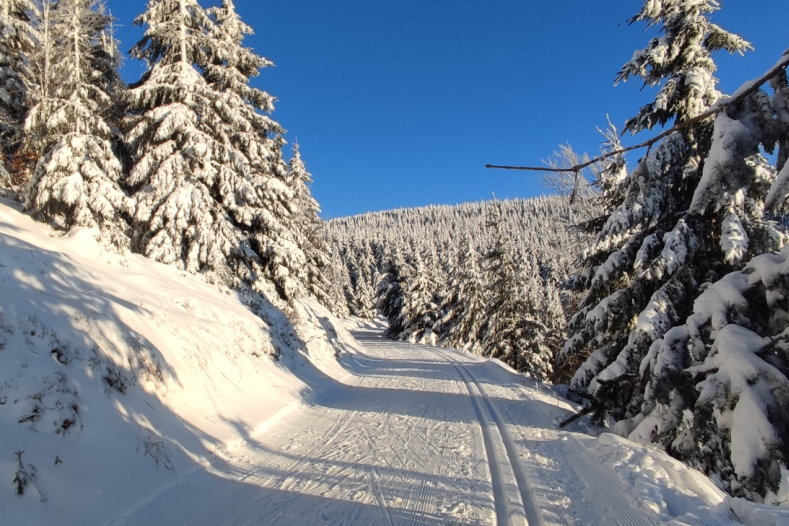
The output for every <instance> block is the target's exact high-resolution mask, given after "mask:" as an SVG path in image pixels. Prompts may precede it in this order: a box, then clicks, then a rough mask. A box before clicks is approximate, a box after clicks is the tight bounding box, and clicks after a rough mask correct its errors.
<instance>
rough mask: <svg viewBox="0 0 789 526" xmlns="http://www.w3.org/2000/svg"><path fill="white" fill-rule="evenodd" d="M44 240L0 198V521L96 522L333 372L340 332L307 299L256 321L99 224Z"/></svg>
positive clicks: (256, 426)
mask: <svg viewBox="0 0 789 526" xmlns="http://www.w3.org/2000/svg"><path fill="white" fill-rule="evenodd" d="M53 236H55V234H54V233H52V232H51V230H50V229H49V227H47V226H46V225H42V224H39V223H36V222H34V221H32V220H31V219H30V218H29V217H27V216H25V215H24V214H21V213H20V212H19V211H18V210H17V209H16V208H15V206H14V205H13V204H12V203H11V202H9V201H6V200H0V363H2V367H0V516H2V517H3V521H2V522H3V523H6V521H7V523H8V524H55V523H58V524H62V525H68V524H75V525H76V524H80V525H82V524H97V523H101V522H103V521H104V522H106V521H108V520H110V519H111V518H112V517H113V516H115V515H117V514H118V513H119V512H121V513H122V512H123V510H125V509H127V508H129V507H130V505H131V503H136V502H140V501H143V500H144V499H145V498H146V497H148V496H150V495H152V494H154V493H156V492H158V491H160V490H162V489H163V488H165V487H166V486H168V485H170V484H173V483H175V482H176V481H178V480H179V478H180V477H182V476H184V475H186V474H187V473H188V472H190V471H191V470H193V469H196V466H199V465H202V466H206V467H207V466H209V465H210V464H212V463H214V462H217V461H219V460H220V459H221V457H222V455H223V453H224V452H227V450H228V449H232V448H234V447H235V446H237V445H238V444H240V443H243V442H245V441H249V440H251V439H252V438H253V437H254V436H255V435H256V434H260V433H262V432H265V430H266V429H267V425H268V426H270V425H271V422H272V417H274V416H275V415H277V414H279V415H282V414H283V413H284V412H286V411H288V410H290V409H292V408H294V407H295V406H296V405H298V403H300V401H302V400H303V399H304V398H305V397H307V396H310V394H311V393H314V392H315V391H317V390H320V388H321V385H323V384H325V383H326V381H327V379H328V378H330V377H333V378H338V377H340V376H341V375H343V374H345V372H344V370H343V369H342V368H341V367H340V366H339V364H338V363H337V360H336V359H335V357H336V356H337V355H339V354H340V353H343V352H354V347H353V345H354V342H353V338H352V337H351V336H350V334H349V333H348V332H347V331H346V330H345V329H344V328H342V327H340V326H339V324H337V323H336V320H335V319H334V318H333V317H332V316H331V315H330V314H329V312H328V311H327V310H326V309H324V308H323V307H321V306H320V305H318V304H317V303H316V302H314V301H311V300H307V301H304V302H303V303H302V304H300V305H299V307H298V310H299V315H300V322H299V324H298V325H297V326H294V325H293V324H292V323H291V322H290V321H289V320H288V319H287V318H286V317H285V316H283V315H282V314H281V313H280V312H279V311H277V310H276V309H274V308H273V307H272V308H268V309H267V310H266V317H267V319H266V320H265V321H264V320H263V319H261V318H259V317H257V316H255V315H253V314H252V313H251V312H250V311H249V310H247V309H246V308H245V307H244V306H243V305H242V304H241V303H240V302H239V300H238V298H237V297H236V295H235V293H234V292H233V291H231V290H229V289H226V288H225V287H223V286H221V285H211V284H208V283H206V282H205V281H203V280H202V279H201V278H200V277H199V276H193V275H189V274H186V273H183V272H181V271H179V270H177V269H176V268H174V267H170V266H165V265H161V264H158V263H155V262H152V261H150V260H148V259H145V258H143V257H141V256H138V255H132V254H126V255H119V254H115V253H112V252H107V251H105V250H103V249H102V245H101V244H100V243H99V242H97V241H96V239H97V236H98V231H97V230H86V229H82V230H80V229H77V230H74V231H73V232H72V233H71V234H70V235H68V236H66V237H62V238H57V237H53ZM267 422H268V424H267ZM12 480H15V481H16V482H15V483H14V484H12V482H11V481H12ZM20 487H21V489H22V490H23V494H22V495H16V494H15V493H16V492H17V490H18V489H20Z"/></svg>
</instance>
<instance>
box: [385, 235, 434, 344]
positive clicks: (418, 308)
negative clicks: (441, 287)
mask: <svg viewBox="0 0 789 526" xmlns="http://www.w3.org/2000/svg"><path fill="white" fill-rule="evenodd" d="M435 263H436V258H435V257H434V256H433V249H432V247H429V246H425V247H424V248H423V249H422V250H421V251H420V250H419V248H418V247H414V249H413V251H412V253H411V256H410V257H409V258H408V264H409V266H410V268H411V270H412V271H411V272H410V273H409V274H408V275H407V278H406V279H405V280H404V282H403V286H402V303H401V304H400V308H399V312H398V313H397V319H396V320H394V321H392V320H391V318H390V323H391V325H392V326H395V327H399V328H401V331H400V333H399V334H394V333H393V332H392V329H391V328H390V331H389V332H390V335H391V336H393V337H396V338H399V339H402V340H409V341H412V342H419V343H429V344H435V343H436V341H435V336H434V334H433V326H434V325H435V322H436V321H437V318H438V304H439V303H441V301H440V300H439V299H438V298H437V279H436V273H435V268H434V265H435Z"/></svg>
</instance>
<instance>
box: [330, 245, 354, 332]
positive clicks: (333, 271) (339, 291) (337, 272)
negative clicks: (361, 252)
mask: <svg viewBox="0 0 789 526" xmlns="http://www.w3.org/2000/svg"><path fill="white" fill-rule="evenodd" d="M347 276H348V269H347V267H346V266H345V264H344V263H343V261H342V257H341V256H340V249H339V248H338V247H337V245H336V244H332V246H331V252H330V253H329V267H328V271H327V278H328V280H329V290H328V292H327V294H328V297H329V307H328V308H329V310H330V311H331V312H332V314H334V315H335V316H337V317H338V318H347V317H348V316H350V314H351V313H350V310H349V309H348V301H347V300H346V298H345V290H344V288H343V283H344V281H345V280H346V279H347Z"/></svg>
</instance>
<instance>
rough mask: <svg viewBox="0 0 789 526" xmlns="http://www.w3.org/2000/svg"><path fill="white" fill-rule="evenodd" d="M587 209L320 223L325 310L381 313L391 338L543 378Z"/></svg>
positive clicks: (533, 208)
mask: <svg viewBox="0 0 789 526" xmlns="http://www.w3.org/2000/svg"><path fill="white" fill-rule="evenodd" d="M589 207H591V210H594V206H593V205H591V204H590V205H589ZM588 213H589V210H588V209H587V208H585V207H581V206H579V204H578V203H577V202H576V203H575V204H571V203H570V199H569V198H567V197H563V196H549V197H540V198H535V199H517V200H512V201H496V200H494V201H486V202H478V203H465V204H461V205H457V206H429V207H424V208H411V209H399V210H391V211H387V212H376V213H367V214H362V215H358V216H353V217H347V218H338V219H333V220H331V221H327V222H326V223H325V227H324V230H325V235H326V238H327V243H328V244H329V245H330V246H331V248H332V251H333V252H332V266H331V275H332V276H333V282H334V283H335V288H334V289H333V296H332V302H331V305H333V306H334V308H335V310H336V312H337V314H347V313H348V312H350V313H351V314H354V315H356V316H360V317H362V318H367V319H371V318H372V317H374V316H375V314H376V312H380V313H382V314H383V315H384V316H386V317H387V318H388V320H389V324H390V326H389V335H390V336H391V337H393V338H399V339H405V340H410V341H415V342H421V343H430V344H439V343H440V344H443V345H451V346H455V347H463V348H468V349H469V350H471V351H473V352H475V353H477V354H480V355H484V356H492V357H496V358H500V359H502V360H503V361H505V362H507V363H509V364H511V365H512V366H514V367H516V368H517V369H519V370H522V371H524V372H526V373H528V374H530V375H533V376H535V377H536V378H540V379H543V378H547V377H549V376H550V375H551V371H552V366H551V361H552V359H551V356H552V351H551V348H555V346H556V345H557V344H558V343H559V342H560V341H561V340H562V337H563V332H562V331H563V327H564V323H565V321H564V314H563V308H562V304H564V307H565V308H566V309H568V310H571V309H572V306H573V295H572V294H571V293H569V292H568V291H565V292H564V293H562V292H560V287H561V285H562V284H563V283H564V282H565V281H566V280H567V279H568V278H569V277H570V276H571V275H573V274H574V273H575V272H577V270H578V267H577V264H578V257H579V255H580V249H581V248H582V247H583V245H584V244H585V243H586V242H588V241H589V240H590V238H589V236H588V235H586V234H584V233H583V232H582V231H581V229H579V228H577V227H576V226H575V225H576V224H577V223H579V222H580V221H582V219H583V218H584V217H585V216H586V214H588ZM345 309H347V311H346V310H345Z"/></svg>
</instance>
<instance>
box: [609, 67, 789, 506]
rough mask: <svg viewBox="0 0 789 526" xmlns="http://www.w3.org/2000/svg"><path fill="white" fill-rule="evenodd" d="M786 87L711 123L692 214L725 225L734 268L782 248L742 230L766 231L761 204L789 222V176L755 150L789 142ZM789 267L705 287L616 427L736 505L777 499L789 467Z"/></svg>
mask: <svg viewBox="0 0 789 526" xmlns="http://www.w3.org/2000/svg"><path fill="white" fill-rule="evenodd" d="M785 61H786V63H789V57H787V58H786V59H785ZM786 81H787V77H786V72H785V71H781V73H780V75H779V76H778V77H776V80H775V81H774V82H773V86H774V88H775V91H776V93H775V96H774V97H773V98H772V102H771V100H770V98H769V97H768V96H767V94H766V93H765V92H763V91H761V90H757V91H755V92H753V93H752V94H751V95H749V96H747V97H745V98H743V99H742V100H741V102H737V103H733V104H729V105H727V106H726V107H725V109H724V110H723V111H722V112H721V113H720V114H719V115H718V116H717V117H716V119H715V124H714V132H713V144H712V147H711V149H710V153H709V156H708V157H707V159H706V160H705V164H704V170H703V175H702V178H701V181H700V182H699V185H698V186H697V187H696V190H695V192H694V196H693V201H692V203H691V207H690V213H695V214H698V215H700V216H701V217H711V218H713V220H718V221H719V224H720V227H719V228H720V237H719V245H720V251H721V253H722V256H723V259H724V262H725V263H728V264H730V265H732V266H737V264H738V263H739V262H740V261H741V260H743V259H746V258H748V257H749V256H751V257H752V256H753V255H755V254H759V253H764V252H770V251H771V250H772V249H774V248H775V247H777V246H778V245H779V244H780V243H781V235H779V234H778V233H777V232H771V231H769V230H766V229H765V230H757V231H756V232H757V233H760V234H762V237H749V233H752V232H754V229H752V228H749V226H750V225H749V224H748V223H747V222H746V223H745V225H743V223H742V222H741V219H740V218H742V217H745V218H746V219H748V220H751V221H755V220H757V218H758V219H762V217H763V214H764V208H763V206H762V203H766V204H767V206H772V207H774V208H775V209H777V210H775V211H776V212H777V213H779V214H781V215H784V214H785V209H784V207H783V204H782V202H783V200H784V199H785V196H786V193H787V192H786V188H783V189H782V188H781V186H782V178H781V175H783V176H787V175H789V170H787V168H786V164H785V162H784V164H783V165H781V164H779V165H778V166H777V167H776V168H777V169H778V170H779V171H780V175H779V176H778V178H777V179H776V177H775V171H776V169H775V168H772V167H771V166H769V165H768V164H767V163H766V161H765V160H764V159H763V158H761V157H760V156H759V155H758V152H759V147H760V146H761V147H762V148H764V149H765V150H767V151H774V148H775V146H776V144H783V145H785V144H786V139H787V138H789V119H782V118H781V115H780V110H779V108H780V107H782V106H783V105H784V104H786V102H787V101H789V96H787V95H789V93H784V92H782V91H781V90H780V85H781V84H783V85H786ZM784 148H785V146H782V147H781V149H784ZM781 155H783V156H784V159H785V153H782V154H781ZM746 207H747V208H748V210H747V211H743V210H742V209H743V208H746ZM713 224H714V223H713ZM770 234H772V235H773V236H775V237H774V238H773V239H770V238H769V237H766V235H770ZM786 256H787V252H786V249H784V250H783V251H782V252H781V255H780V256H779V255H776V254H765V255H762V256H757V257H755V258H754V259H752V260H751V261H750V263H748V264H747V266H746V267H745V269H744V270H743V271H739V272H733V273H730V274H728V275H726V276H724V277H723V278H722V279H720V280H719V281H716V282H714V283H709V282H707V283H704V284H703V285H702V287H701V288H700V295H699V296H698V297H697V298H696V300H695V302H694V305H693V314H692V315H691V316H690V317H688V318H687V320H686V321H685V324H684V325H680V326H678V327H674V328H672V329H671V330H669V331H668V332H667V333H666V334H665V335H664V336H663V338H661V339H658V340H657V341H656V342H655V343H654V344H652V346H651V347H650V349H649V353H648V355H647V356H646V358H645V359H644V360H643V361H642V362H641V365H640V370H639V373H640V375H641V378H642V380H643V381H645V382H646V388H645V392H644V403H643V404H642V406H641V411H640V413H639V414H637V415H636V416H635V417H633V418H632V419H630V420H626V421H623V422H621V423H620V424H619V425H618V430H619V432H620V433H622V434H629V435H630V436H631V437H632V438H634V439H638V440H641V441H650V440H653V441H658V442H661V443H662V444H664V445H665V447H666V449H667V450H668V451H670V452H671V453H672V454H674V455H675V456H677V457H679V458H682V459H685V460H686V461H688V462H689V463H691V464H692V465H695V466H697V467H699V468H700V469H702V470H703V471H705V472H707V473H714V474H716V475H717V476H718V477H719V478H720V479H721V481H722V482H723V484H725V485H726V487H727V489H728V490H729V491H730V492H732V493H733V494H735V495H742V496H745V497H748V498H751V499H758V500H761V498H763V497H765V496H766V495H768V494H769V493H770V492H776V491H777V490H778V487H779V485H780V483H781V465H783V466H784V467H785V466H786V464H787V459H788V458H789V457H787V453H788V452H789V428H787V424H786V422H787V417H788V416H789V414H787V412H786V410H785V408H786V401H787V400H789V380H787V377H786V375H787V371H789V355H787V354H786V349H787V347H786V342H785V341H784V340H785V334H786V332H785V331H786V329H787V328H789V316H787V314H786V312H787V307H789V306H788V305H787V304H786V302H785V300H784V298H785V297H786V296H785V295H784V294H785V289H786V285H785V282H786V278H787V277H788V276H789V268H787V267H786V266H785V259H786Z"/></svg>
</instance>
